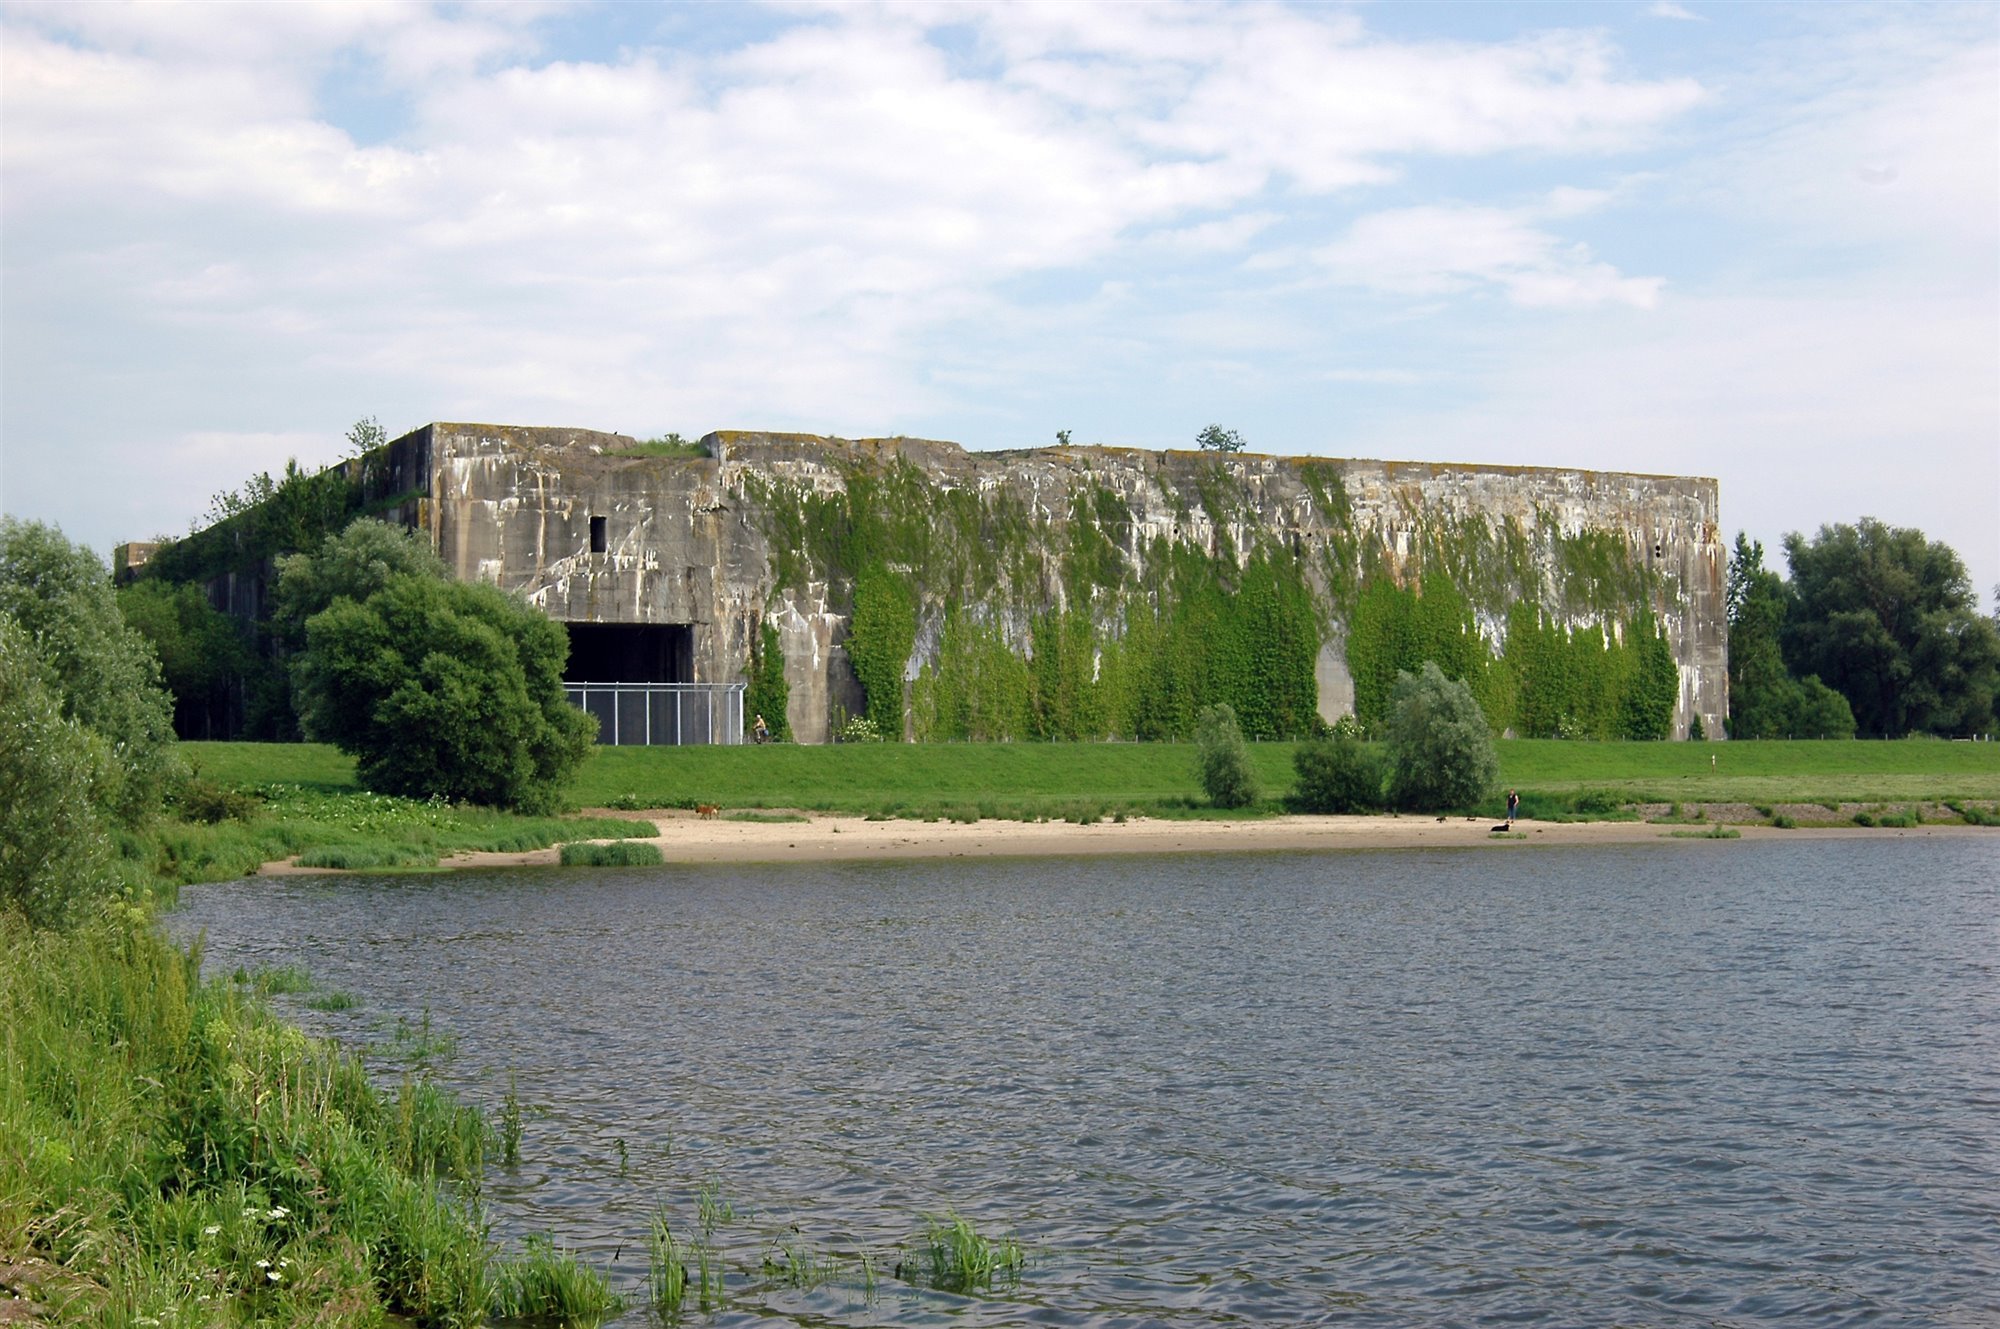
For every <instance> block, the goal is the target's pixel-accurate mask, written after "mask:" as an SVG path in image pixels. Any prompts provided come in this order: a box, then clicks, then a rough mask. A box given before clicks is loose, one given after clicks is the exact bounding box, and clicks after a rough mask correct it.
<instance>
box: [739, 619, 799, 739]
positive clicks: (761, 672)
mask: <svg viewBox="0 0 2000 1329" xmlns="http://www.w3.org/2000/svg"><path fill="white" fill-rule="evenodd" d="M749 672H750V686H749V687H748V688H747V689H745V691H744V696H743V705H744V709H745V710H747V711H748V712H749V714H748V715H746V716H745V717H744V720H745V723H746V724H747V723H748V722H749V721H750V719H751V718H752V717H754V716H759V715H761V716H763V717H764V723H765V724H767V725H769V726H770V729H771V737H772V738H776V739H786V738H790V737H791V736H792V726H791V722H790V721H789V720H788V719H786V717H785V708H786V707H788V706H789V705H791V700H792V689H791V685H790V684H788V683H786V682H785V654H784V649H783V646H782V645H781V643H780V642H779V640H778V630H777V629H776V628H774V627H772V626H771V625H770V624H769V623H763V624H759V625H758V630H757V631H756V632H755V633H753V634H752V635H751V637H750V671H749Z"/></svg>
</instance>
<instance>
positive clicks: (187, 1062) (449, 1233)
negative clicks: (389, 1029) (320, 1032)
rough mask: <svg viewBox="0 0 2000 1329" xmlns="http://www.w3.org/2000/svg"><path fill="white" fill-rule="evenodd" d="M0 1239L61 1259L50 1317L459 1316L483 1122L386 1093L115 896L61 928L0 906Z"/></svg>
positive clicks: (462, 1316)
mask: <svg viewBox="0 0 2000 1329" xmlns="http://www.w3.org/2000/svg"><path fill="white" fill-rule="evenodd" d="M0 1031H4V1035H3V1036H4V1039H5V1048H4V1051H5V1055H4V1057H0V1160H10V1161H11V1163H12V1165H8V1166H0V1253H12V1254H23V1253H27V1252H34V1253H37V1254H39V1255H40V1256H41V1257H43V1258H45V1259H47V1260H49V1261H51V1262H52V1263H54V1264H55V1265H56V1266H58V1267H59V1268H60V1269H61V1270H62V1271H63V1273H64V1277H63V1278H61V1279H60V1280H57V1281H55V1282H54V1283H52V1284H51V1285H50V1287H51V1289H52V1290H51V1291H48V1292H45V1293H44V1295H45V1296H46V1297H48V1298H49V1299H50V1300H51V1302H52V1305H51V1310H52V1313H53V1314H54V1316H55V1318H56V1319H57V1321H58V1322H79V1323H83V1322H87V1323H95V1324H105V1325H114V1326H122V1325H135V1326H136V1325H141V1324H147V1325H150V1324H155V1323H157V1324H210V1323H220V1322H224V1321H230V1322H243V1323H249V1322H257V1323H276V1324H302V1323H308V1322H310V1323H315V1324H326V1325H350V1324H351V1325H364V1324H374V1323H378V1322H379V1320H380V1316H381V1314H382V1312H384V1311H385V1310H386V1311H390V1312H394V1313H397V1314H401V1315H405V1316H408V1317H410V1318H412V1319H414V1320H417V1321H419V1322H421V1323H424V1324H434V1325H445V1326H454V1325H472V1324H476V1323H478V1322H479V1321H480V1320H481V1319H482V1318H483V1317H484V1315H485V1314H486V1311H487V1304H488V1297H489V1290H488V1272H487V1271H488V1252H487V1249H486V1245H485V1242H484V1239H483V1237H482V1234H481V1232H480V1229H479V1225H478V1223H477V1221H476V1219H475V1217H474V1215H473V1213H472V1212H471V1209H470V1206H469V1202H468V1199H467V1197H468V1196H469V1195H470V1193H471V1190H472V1188H473V1187H475V1186H476V1185H477V1182H478V1169H479V1166H480V1158H481V1153H482V1148H481V1145H480V1143H479V1141H480V1140H481V1138H482V1129H481V1127H480V1124H479V1120H478V1115H477V1113H476V1112H474V1111H473V1110H472V1109H469V1108H463V1107H459V1106H457V1105H455V1104H454V1103H453V1102H452V1101H451V1099H450V1098H449V1097H448V1096H446V1095H444V1094H443V1093H441V1092H440V1091H438V1090H437V1089H436V1087H435V1086H433V1085H431V1084H430V1083H429V1082H428V1081H425V1080H421V1079H415V1078H413V1079H410V1080H406V1081H405V1082H404V1084H403V1086H402V1087H401V1089H400V1090H399V1091H397V1092H396V1093H395V1094H394V1095H393V1096H392V1095H389V1094H385V1093H383V1092H381V1091H379V1090H377V1089H376V1088H374V1087H373V1086H372V1085H371V1084H370V1082H369V1081H368V1078H367V1076H366V1075H365V1074H364V1072H363V1070H362V1068H361V1065H360V1063H359V1062H358V1061H356V1060H355V1059H353V1058H351V1057H349V1056H346V1055H345V1054H343V1053H341V1052H339V1051H338V1050H336V1049H333V1048H330V1047H328V1046H326V1045H323V1044H320V1043H317V1042H315V1041H313V1040H310V1039H307V1038H306V1037H305V1036H304V1035H302V1034H300V1033H299V1032H298V1031H297V1030H296V1029H293V1028H290V1027H288V1026H286V1025H284V1024H282V1023H280V1022H278V1021H277V1020H275V1019H274V1018H272V1017H271V1015H270V1014H269V1013H268V1012H267V1011H266V1010H265V1008H264V1007H263V1006H262V1005H261V1004H260V1002H259V1001H258V1000H257V998H256V997H255V996H254V995H252V994H251V993H248V992H246V991H244V990H242V989H240V988H238V987H236V986H235V985H232V984H228V983H214V982H211V983H203V982H202V981H201V978H200V960H199V955H198V954H197V953H186V952H182V951H180V950H178V949H177V948H175V947H174V946H173V945H171V944H170V943H168V942H167V941H165V940H164V939H163V938H161V937H160V936H158V935H157V934H156V933H155V932H154V931H153V930H152V927H151V924H150V922H149V920H148V919H147V917H146V916H145V915H144V913H143V912H142V911H139V910H136V909H133V908H130V907H126V906H112V907H110V908H109V909H108V910H106V911H105V912H104V913H103V914H102V915H101V916H99V917H98V918H95V919H93V920H91V921H89V922H87V923H85V924H83V925H81V926H79V927H77V928H74V929H72V930H68V931H65V932H62V933H53V932H45V931H37V930H33V929H30V928H29V927H28V926H27V925H26V924H25V923H23V922H22V921H21V920H20V919H19V918H18V917H16V916H14V915H12V914H4V913H0Z"/></svg>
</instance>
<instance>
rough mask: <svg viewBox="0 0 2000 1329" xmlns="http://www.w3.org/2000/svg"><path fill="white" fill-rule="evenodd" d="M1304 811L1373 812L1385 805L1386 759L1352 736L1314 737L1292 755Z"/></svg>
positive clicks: (1296, 797)
mask: <svg viewBox="0 0 2000 1329" xmlns="http://www.w3.org/2000/svg"><path fill="white" fill-rule="evenodd" d="M1292 769H1293V770H1295V771H1296V772H1298V777H1299V779H1298V784H1297V785H1296V786H1295V787H1294V788H1293V790H1292V802H1293V804H1294V805H1295V806H1297V807H1298V809H1299V810H1300V811H1301V812H1372V811H1374V810H1375V809H1377V808H1379V807H1381V806H1382V758H1381V756H1380V755H1379V754H1378V753H1376V752H1375V750H1374V749H1372V748H1370V747H1368V746H1367V745H1366V744H1364V743H1363V742H1361V740H1360V739H1358V738H1356V737H1355V736H1354V735H1353V734H1352V733H1349V732H1346V731H1344V730H1336V731H1334V732H1333V733H1332V734H1329V735H1327V736H1326V737H1323V738H1310V739H1307V740H1306V741H1305V742H1303V743H1301V744H1299V746H1298V749H1297V750H1296V751H1295V752H1293V754H1292Z"/></svg>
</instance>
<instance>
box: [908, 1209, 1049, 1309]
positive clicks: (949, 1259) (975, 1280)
mask: <svg viewBox="0 0 2000 1329" xmlns="http://www.w3.org/2000/svg"><path fill="white" fill-rule="evenodd" d="M1026 1263H1027V1257H1026V1255H1025V1254H1024V1252H1023V1251H1022V1249H1021V1244H1020V1243H1019V1242H1018V1241H1015V1240H1013V1239H1012V1238H1009V1237H989V1236H986V1235H985V1234H984V1233H982V1232H980V1231H979V1230H978V1229H976V1228H975V1227H973V1226H972V1224H971V1223H970V1222H968V1221H966V1220H965V1219H964V1218H962V1217H960V1216H959V1215H957V1214H952V1213H947V1214H944V1215H926V1216H925V1217H924V1232H923V1236H922V1238H921V1239H920V1240H919V1243H918V1245H917V1247H916V1249H915V1250H914V1251H913V1252H906V1253H905V1255H904V1258H903V1259H901V1260H900V1261H898V1263H897V1266H896V1276H897V1277H898V1278H901V1279H903V1280H904V1281H905V1282H909V1283H914V1284H920V1285H923V1286H928V1287H933V1288H936V1289H938V1290H939V1291H940V1292H960V1293H969V1292H975V1291H979V1290H982V1289H991V1288H992V1286H993V1282H994V1280H995V1279H996V1278H1018V1277H1019V1276H1020V1273H1021V1270H1022V1268H1023V1267H1024V1266H1025V1264H1026Z"/></svg>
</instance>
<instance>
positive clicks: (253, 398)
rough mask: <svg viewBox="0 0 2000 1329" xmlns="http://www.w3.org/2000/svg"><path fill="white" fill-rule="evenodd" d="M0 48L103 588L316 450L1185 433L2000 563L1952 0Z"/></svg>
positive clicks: (674, 18)
mask: <svg viewBox="0 0 2000 1329" xmlns="http://www.w3.org/2000/svg"><path fill="white" fill-rule="evenodd" d="M0 62H3V63H0V265H3V266H4V286H3V287H0V338H4V340H0V375H3V377H0V391H4V398H0V445H4V454H3V455H0V504H4V507H5V510H6V511H8V512H10V513H14V514H16V515H20V516H26V517H34V518H40V519H43V520H48V521H54V522H57V523H59V524H60V525H61V526H62V527H63V528H64V529H65V530H66V531H67V532H68V533H69V534H70V535H71V536H73V537H75V538H78V539H81V540H84V541H86V542H88V543H90V544H91V545H93V546H94V547H96V548H97V549H98V550H99V551H100V552H107V551H108V549H109V547H110V546H111V545H113V544H115V543H117V542H119V541H121V540H125V539H131V538H145V537H148V536H151V535H153V534H155V533H160V532H180V531H185V530H186V529H187V528H188V526H189V525H190V523H191V522H192V521H193V520H194V519H196V518H197V517H199V516H200V514H201V513H202V511H203V510H204V508H205V507H206V506H207V501H208V498H209V496H210V495H211V494H213V493H214V492H216V491H217V490H222V489H228V488H233V487H235V486H236V485H238V484H240V483H241V482H242V481H243V480H244V479H245V478H246V477H247V476H248V475H250V474H251V473H253V472H255V471H258V470H262V469H266V468H271V469H276V468H279V467H282V465H283V464H284V462H285V460H286V458H288V457H297V458H298V459H299V460H300V461H301V462H303V463H306V464H309V465H319V464H323V463H325V462H327V461H330V460H332V459H334V458H335V457H336V456H337V455H338V454H339V452H340V450H341V446H342V444H341V438H342V435H343V434H344V432H345V431H346V430H347V428H348V427H349V426H350V425H351V424H352V423H353V422H354V421H355V420H356V419H357V418H359V417H361V416H364V415H373V416H376V417H379V419H380V420H381V422H382V423H383V425H384V426H386V427H387V428H388V430H389V431H390V432H391V433H392V434H395V433H400V432H402V431H403V430H405V429H409V428H412V427H415V426H416V425H419V424H421V423H423V422H425V421H428V420H481V421H498V422H506V423H517V424H564V425H579V426H586V427H591V428H599V429H612V430H618V431H622V432H625V433H631V434H640V435H648V434H658V433H663V432H666V431H669V430H672V431H678V432H680V433H683V434H686V435H689V436H693V435H696V434H699V433H702V432H705V431H706V430H709V429H714V428H760V429H798V430H808V431H812V432H819V433H835V434H842V435H848V436H857V435H880V434H911V435H922V436H928V437H934V438H948V439H954V440H957V441H959V442H961V443H964V444H965V445H966V446H968V447H972V448H999V447H1022V446H1030V445H1037V444H1045V443H1050V442H1053V441H1054V437H1055V432H1056V430H1058V429H1068V430H1070V431H1072V434H1073V436H1074V438H1075V440H1076V441H1077V442H1093V443H1097V442H1101V443H1111V444H1123V445H1135V446H1141V447H1151V448H1162V447H1185V446H1189V445H1190V444H1191V442H1192V440H1193V438H1194V435H1195V433H1196V431H1197V430H1199V429H1200V428H1201V426H1203V425H1204V424H1207V423H1209V422H1211V421H1214V422H1219V423H1222V424H1224V425H1227V426H1230V427H1233V428H1235V429H1237V430H1239V431H1240V432H1241V433H1242V434H1243V435H1244V436H1245V437H1246V438H1247V439H1248V440H1249V443H1250V446H1251V447H1252V448H1253V449H1255V450H1258V451H1267V452H1276V453H1313V454H1318V455H1325V456H1355V457H1388V458H1413V459H1424V460H1456V461H1482V462H1504V463H1510V464H1536V465H1554V466H1582V467H1593V468H1603V469H1622V470H1638V471H1653V472H1670V473H1691V474H1699V475H1711V476H1716V477H1718V478H1719V479H1720V480H1721V482H1722V502H1723V521H1724V525H1725V528H1726V533H1728V534H1733V533H1734V532H1735V531H1736V530H1738V529H1746V530H1748V531H1749V532H1750V534H1751V535H1752V536H1753V537H1757V538H1761V539H1763V540H1764V541H1765V542H1766V543H1767V544H1768V545H1773V546H1775V544H1776V543H1777V541H1778V540H1779V539H1780V538H1781V537H1782V535H1783V534H1784V533H1785V532H1786V531H1791V530H1803V531H1807V532H1811V531H1812V530H1814V529H1816V528H1817V527H1818V526H1819V525H1820V524H1822V523H1826V522H1851V521H1854V520H1855V519H1857V518H1859V517H1862V516H1864V515H1866V516H1875V517H1879V518H1881V519H1883V520H1885V521H1889V522H1892V523H1894V524H1897V525H1914V526H1919V527H1921V528H1923V529H1924V530H1925V531H1926V532H1928V533H1929V534H1931V535H1932V536H1933V537H1935V538H1942V539H1945V540H1948V541H1949V542H1951V543H1952V544H1953V545H1954V546H1955V547H1956V548H1957V549H1958V550H1959V552H1960V553H1961V555H1963V556H1964V558H1965V559H1966V561H1967V563H1968V565H1969V566H1970V568H1971V570H1972V573H1973V576H1974V578H1975V582H1976V584H1977V586H1978V588H1979V590H1980V593H1981V599H1982V601H1983V602H1988V603H1990V597H1991V593H1992V589H1993V587H1994V585H1995V583H1996V582H2000V7H1995V6H1992V5H1984V4H1982V5H1975V6H1970V7H1963V8H1959V7H1936V8H1933V7H1911V6H1900V5H1899V6H1893V7H1892V6H1874V5H1870V6H1846V5H1835V4H1815V5H1810V6H1807V5H1798V6H1793V5H1782V4H1757V5H1749V4H1727V5H1724V4H1704V3H1700V0H1682V3H1657V4H1652V5H1650V6H1649V5H1647V4H1645V3H1636V4H1623V5H1543V6H1535V5H1506V4H1489V3H1480V4H1467V5H1459V4H1443V3H1433V4H1421V5H1381V6H1376V5H1354V6H1343V5H1313V6H1291V5H1283V4H1248V5H1229V4H1218V5H1208V4H1190V5H1172V4H1156V5H1137V4H1131V5H1114V4H1098V5H1086V4H1081V3H1065V4H1047V5H1043V4H1033V3H1006V4H982V3H970V2H968V3H958V4H952V5H949V6H933V5H915V4H881V5H864V4H856V5H835V6H822V5H817V4H810V3H804V4H782V5H774V6H770V7H755V6H747V5H684V6H682V5H676V6H653V5H638V4H618V5H564V4H545V5H538V4H525V3H524V4H512V5H479V6H472V5H423V4H358V3H340V4H312V3H289V4H270V5H255V6H234V5H228V4H214V3H212V4H199V5H180V4H169V3H148V4H136V5H127V4H120V3H95V4H73V3H65V4H50V5H43V4H36V3H0ZM1778 562H1779V564H1780V565H1781V566H1782V560H1781V559H1780V560H1778Z"/></svg>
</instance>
